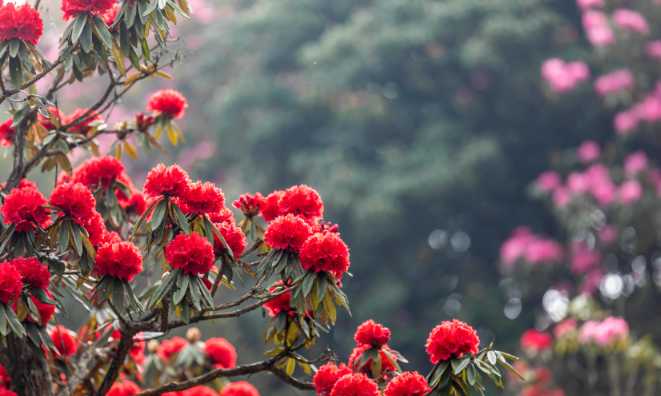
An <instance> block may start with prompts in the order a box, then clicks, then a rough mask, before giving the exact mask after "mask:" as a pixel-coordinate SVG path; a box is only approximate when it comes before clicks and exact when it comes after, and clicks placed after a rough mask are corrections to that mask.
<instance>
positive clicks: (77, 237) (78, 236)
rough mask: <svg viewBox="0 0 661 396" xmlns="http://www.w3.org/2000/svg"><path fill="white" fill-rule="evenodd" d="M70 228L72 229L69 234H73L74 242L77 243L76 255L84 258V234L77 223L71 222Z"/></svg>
mask: <svg viewBox="0 0 661 396" xmlns="http://www.w3.org/2000/svg"><path fill="white" fill-rule="evenodd" d="M69 226H70V227H71V229H70V230H69V232H71V233H73V241H74V243H75V245H76V246H75V248H76V253H78V255H79V256H82V254H83V237H82V232H81V231H80V226H79V225H78V224H76V222H75V221H70V222H69Z"/></svg>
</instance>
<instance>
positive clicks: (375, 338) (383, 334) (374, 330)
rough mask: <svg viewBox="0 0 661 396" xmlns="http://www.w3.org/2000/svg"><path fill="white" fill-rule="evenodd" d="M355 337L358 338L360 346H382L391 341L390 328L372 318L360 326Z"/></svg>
mask: <svg viewBox="0 0 661 396" xmlns="http://www.w3.org/2000/svg"><path fill="white" fill-rule="evenodd" d="M353 339H354V340H356V342H357V343H358V345H359V346H360V345H370V346H378V347H380V346H381V345H383V344H387V343H388V341H390V330H389V329H388V328H387V327H384V326H383V325H380V324H378V323H375V322H374V321H373V320H372V319H370V320H368V321H366V322H364V323H363V324H361V325H360V326H358V328H357V329H356V334H355V335H354V336H353Z"/></svg>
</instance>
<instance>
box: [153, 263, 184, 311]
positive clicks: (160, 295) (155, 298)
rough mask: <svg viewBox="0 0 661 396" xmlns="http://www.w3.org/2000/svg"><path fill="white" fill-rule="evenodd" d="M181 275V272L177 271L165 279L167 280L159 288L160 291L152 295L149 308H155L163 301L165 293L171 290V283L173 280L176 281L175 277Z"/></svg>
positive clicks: (157, 290)
mask: <svg viewBox="0 0 661 396" xmlns="http://www.w3.org/2000/svg"><path fill="white" fill-rule="evenodd" d="M178 273H179V270H178V269H176V270H174V271H172V272H170V274H168V276H166V277H165V279H164V280H163V281H162V282H161V284H160V285H159V286H158V289H156V291H155V292H154V294H152V296H151V298H150V299H149V302H148V303H147V307H148V308H153V307H154V306H155V305H156V304H158V303H159V302H161V300H162V299H163V296H164V295H165V293H166V292H167V291H168V290H169V289H168V288H167V287H168V286H169V285H170V282H172V279H174V277H175V276H177V274H178Z"/></svg>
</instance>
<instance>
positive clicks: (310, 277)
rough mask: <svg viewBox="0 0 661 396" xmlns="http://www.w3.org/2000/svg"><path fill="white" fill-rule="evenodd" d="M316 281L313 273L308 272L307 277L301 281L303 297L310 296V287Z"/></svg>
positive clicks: (315, 275)
mask: <svg viewBox="0 0 661 396" xmlns="http://www.w3.org/2000/svg"><path fill="white" fill-rule="evenodd" d="M316 279H317V274H316V273H315V272H314V271H310V272H308V274H307V276H306V277H305V278H304V279H303V284H302V285H301V286H302V287H303V290H302V291H303V296H306V297H307V295H308V294H310V290H312V285H314V281H315V280H316Z"/></svg>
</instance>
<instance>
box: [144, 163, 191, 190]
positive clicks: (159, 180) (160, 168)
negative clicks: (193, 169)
mask: <svg viewBox="0 0 661 396" xmlns="http://www.w3.org/2000/svg"><path fill="white" fill-rule="evenodd" d="M189 185H190V180H189V179H188V174H187V173H186V172H185V171H184V170H183V169H181V168H180V167H179V165H177V164H174V165H172V166H168V167H167V168H166V167H165V165H163V164H158V165H157V166H156V167H155V168H154V169H152V170H151V172H149V174H148V175H147V182H146V183H145V187H144V188H143V191H144V192H145V194H146V195H147V197H152V198H156V197H160V196H165V197H177V198H184V197H185V196H186V194H187V193H188V187H189Z"/></svg>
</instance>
